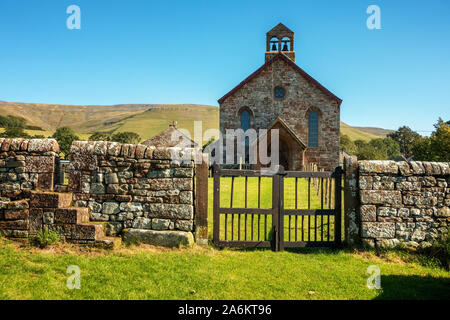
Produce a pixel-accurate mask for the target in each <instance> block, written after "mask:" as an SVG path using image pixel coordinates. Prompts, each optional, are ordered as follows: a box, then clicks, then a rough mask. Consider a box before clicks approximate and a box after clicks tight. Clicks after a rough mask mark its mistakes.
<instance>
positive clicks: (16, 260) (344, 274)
mask: <svg viewBox="0 0 450 320" xmlns="http://www.w3.org/2000/svg"><path fill="white" fill-rule="evenodd" d="M70 265H77V266H79V268H80V270H81V289H79V290H69V289H68V288H67V287H66V281H67V279H68V277H69V274H67V273H66V270H67V268H68V266H70ZM370 265H376V266H378V267H379V268H380V270H381V286H382V290H375V289H369V288H367V286H366V283H367V279H368V277H369V274H366V270H367V268H368V267H369V266H370ZM0 270H2V271H1V272H0V299H421V300H422V299H450V295H449V294H450V292H449V290H448V288H449V285H450V276H449V273H448V272H445V271H443V270H441V269H434V268H431V267H424V266H421V265H419V264H418V263H416V262H405V259H402V257H401V255H398V254H395V253H387V254H384V255H381V256H377V255H375V254H374V253H373V252H357V251H354V252H350V251H345V250H340V251H332V250H328V249H314V250H312V249H310V250H306V249H304V250H286V251H284V252H278V253H277V252H272V251H270V250H257V249H255V250H216V249H213V248H211V247H206V248H200V247H194V248H189V249H172V250H168V249H165V250H164V249H155V248H151V247H148V246H132V247H124V248H121V249H119V250H117V251H114V252H110V251H104V250H99V249H79V248H77V247H71V246H68V245H65V246H62V245H60V246H56V247H53V248H51V249H47V250H41V249H34V248H30V247H28V246H24V247H20V246H19V245H18V244H17V243H12V242H10V241H8V240H0Z"/></svg>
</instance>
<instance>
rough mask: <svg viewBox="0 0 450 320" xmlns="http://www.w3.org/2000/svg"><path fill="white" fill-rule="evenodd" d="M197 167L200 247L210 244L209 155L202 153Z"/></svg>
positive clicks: (196, 205)
mask: <svg viewBox="0 0 450 320" xmlns="http://www.w3.org/2000/svg"><path fill="white" fill-rule="evenodd" d="M199 156H200V157H201V158H200V159H201V160H202V162H201V164H196V166H195V178H196V181H195V191H196V197H195V237H196V239H195V240H196V242H197V244H199V245H207V244H208V163H209V161H208V155H207V154H203V153H201V152H200V154H199Z"/></svg>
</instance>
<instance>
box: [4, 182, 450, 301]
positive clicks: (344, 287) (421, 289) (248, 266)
mask: <svg viewBox="0 0 450 320" xmlns="http://www.w3.org/2000/svg"><path fill="white" fill-rule="evenodd" d="M227 179H229V178H225V181H224V182H223V185H222V186H223V189H222V191H223V192H222V195H221V196H222V197H223V199H222V201H223V203H224V204H225V203H228V204H229V202H228V201H229V200H230V198H229V193H228V195H227V192H226V191H227V190H229V186H230V183H229V181H227ZM239 179H240V178H239ZM239 179H236V185H235V188H236V189H235V190H236V194H235V198H234V199H235V201H236V202H235V206H241V205H242V201H243V199H244V198H243V197H244V195H243V192H242V189H240V188H241V184H243V183H244V182H243V181H240V180H239ZM265 179H266V178H265ZM254 183H255V182H250V181H249V184H254ZM210 184H212V179H211V181H210ZM303 184H304V182H303ZM286 188H288V190H290V191H292V190H293V189H292V188H293V184H291V183H290V182H288V183H286ZM302 188H303V189H304V185H302ZM209 190H210V191H209V192H210V198H209V203H210V209H211V208H212V203H213V199H212V185H211V186H210V188H209ZM249 190H250V189H249ZM252 190H255V189H254V188H252ZM262 190H263V192H262V195H263V196H262V197H261V207H268V206H270V205H271V182H270V179H268V178H267V180H264V181H263V183H262ZM289 197H291V196H289ZM289 197H287V199H286V201H287V205H289V206H291V205H292V199H289ZM250 199H252V200H250ZM255 199H257V195H256V196H255V195H254V194H252V195H251V196H250V192H249V202H248V204H249V206H250V204H251V205H252V206H253V205H254V203H255ZM317 205H320V202H317V199H316V200H314V201H312V205H311V207H313V208H314V207H317ZM209 223H210V224H211V226H212V211H211V210H210V221H209ZM419 262H420V261H419V259H417V258H415V256H414V255H411V254H406V253H404V252H402V253H401V254H400V253H397V252H396V251H383V252H376V251H373V250H369V251H357V250H350V249H341V250H333V249H328V248H306V249H286V250H285V251H283V252H272V251H271V250H270V249H216V248H213V247H212V246H207V247H198V246H194V247H192V248H177V249H163V248H155V247H151V246H145V245H139V246H123V247H121V248H119V249H116V250H113V251H110V250H104V249H95V248H85V247H79V246H76V245H70V244H56V245H53V246H51V247H49V248H46V249H39V248H36V247H32V246H30V245H29V244H28V243H26V242H23V243H21V242H17V241H11V240H7V239H4V238H3V239H0V270H1V272H0V299H449V298H450V292H449V290H448V288H449V286H450V273H449V272H447V271H445V270H444V269H442V268H438V267H436V266H434V265H426V266H425V265H423V264H421V263H419ZM70 265H76V266H79V268H80V271H81V288H80V289H73V290H70V289H68V288H67V286H66V282H67V279H68V277H69V276H70V274H68V273H67V268H68V267H69V266H70ZM371 265H376V266H378V267H379V268H380V271H381V287H382V289H381V290H377V289H369V288H368V287H367V280H368V278H369V276H370V274H368V273H366V271H367V268H368V267H369V266H371Z"/></svg>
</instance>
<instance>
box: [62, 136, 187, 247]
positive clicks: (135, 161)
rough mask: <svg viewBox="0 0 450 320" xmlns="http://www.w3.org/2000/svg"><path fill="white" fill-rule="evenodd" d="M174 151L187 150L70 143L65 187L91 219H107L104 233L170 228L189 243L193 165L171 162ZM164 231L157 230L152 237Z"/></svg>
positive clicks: (144, 235) (113, 233) (139, 233)
mask: <svg viewBox="0 0 450 320" xmlns="http://www.w3.org/2000/svg"><path fill="white" fill-rule="evenodd" d="M190 151H191V152H192V150H190ZM173 152H189V150H187V149H184V150H183V151H181V150H179V149H176V148H155V147H149V146H145V145H130V144H120V143H115V142H102V141H99V142H74V143H73V144H72V147H71V150H70V166H69V186H68V190H69V192H72V193H73V194H74V195H73V199H74V205H75V206H77V207H88V208H89V212H90V220H91V221H103V222H106V233H107V235H112V236H114V235H118V234H122V233H127V232H130V230H131V229H139V230H141V231H140V232H137V233H136V232H134V231H133V233H132V234H133V237H132V236H129V238H133V239H135V238H136V236H135V234H138V235H141V234H142V235H143V236H142V238H143V239H147V238H152V237H149V236H148V235H149V234H150V233H151V234H154V233H152V232H151V230H153V231H167V232H170V231H172V232H175V235H177V236H180V235H181V237H182V238H186V237H187V238H189V239H188V240H189V241H191V240H190V239H191V238H192V232H193V231H194V228H195V226H194V195H193V192H194V184H193V182H194V164H193V162H192V161H190V160H189V161H186V162H183V161H173V160H172V159H173ZM167 232H166V233H167ZM166 233H156V237H158V236H159V235H163V234H166ZM172 234H173V233H172ZM175 238H176V236H175Z"/></svg>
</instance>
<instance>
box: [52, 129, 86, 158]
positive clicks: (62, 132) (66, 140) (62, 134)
mask: <svg viewBox="0 0 450 320" xmlns="http://www.w3.org/2000/svg"><path fill="white" fill-rule="evenodd" d="M52 138H55V139H56V141H58V144H59V149H60V150H61V152H62V153H63V154H64V158H66V157H67V156H68V155H69V152H70V146H71V145H72V142H74V141H75V140H79V139H80V138H79V137H78V136H77V135H76V134H75V132H74V131H73V130H72V128H70V127H61V128H58V129H56V131H55V133H54V134H53V136H52Z"/></svg>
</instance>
